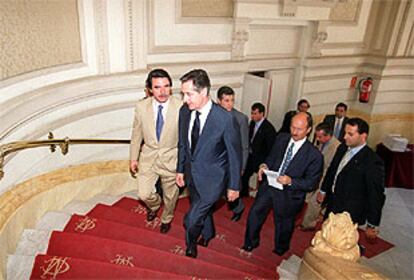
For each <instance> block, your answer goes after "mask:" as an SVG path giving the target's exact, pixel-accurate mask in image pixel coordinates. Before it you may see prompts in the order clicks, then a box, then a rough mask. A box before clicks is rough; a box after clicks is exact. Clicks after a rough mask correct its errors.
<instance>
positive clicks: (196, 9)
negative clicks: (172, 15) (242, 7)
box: [177, 0, 234, 17]
mask: <svg viewBox="0 0 414 280" xmlns="http://www.w3.org/2000/svg"><path fill="white" fill-rule="evenodd" d="M177 1H178V2H181V16H182V17H233V9H234V4H233V0H177Z"/></svg>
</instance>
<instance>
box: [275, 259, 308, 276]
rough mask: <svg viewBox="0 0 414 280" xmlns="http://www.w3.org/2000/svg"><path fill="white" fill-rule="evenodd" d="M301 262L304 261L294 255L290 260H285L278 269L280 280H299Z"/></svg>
mask: <svg viewBox="0 0 414 280" xmlns="http://www.w3.org/2000/svg"><path fill="white" fill-rule="evenodd" d="M301 262H302V259H301V258H299V257H298V256H296V255H292V256H290V258H289V259H287V260H283V261H282V263H281V264H280V265H279V266H278V267H277V273H278V274H279V277H280V279H282V280H297V279H298V273H299V268H300V264H301Z"/></svg>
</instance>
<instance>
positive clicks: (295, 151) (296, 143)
mask: <svg viewBox="0 0 414 280" xmlns="http://www.w3.org/2000/svg"><path fill="white" fill-rule="evenodd" d="M305 141H306V137H305V138H303V139H302V140H299V141H295V140H293V139H292V138H290V140H289V144H288V145H287V148H286V151H285V155H284V156H283V161H282V163H281V164H280V166H279V170H278V172H280V169H281V168H282V166H283V163H284V162H285V160H286V155H287V152H288V150H289V147H290V145H292V143H294V144H295V145H294V146H293V150H292V158H291V160H290V161H292V160H293V159H294V158H295V155H296V153H297V152H298V151H299V149H300V148H301V147H302V146H303V144H305Z"/></svg>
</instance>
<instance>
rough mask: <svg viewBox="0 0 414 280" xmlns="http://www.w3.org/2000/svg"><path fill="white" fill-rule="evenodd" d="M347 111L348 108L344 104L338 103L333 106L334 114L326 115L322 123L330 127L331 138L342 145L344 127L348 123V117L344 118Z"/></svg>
mask: <svg viewBox="0 0 414 280" xmlns="http://www.w3.org/2000/svg"><path fill="white" fill-rule="evenodd" d="M347 110H348V106H347V105H346V104H345V103H342V102H340V103H338V104H336V106H335V114H333V115H326V116H325V118H324V119H323V122H324V123H327V124H329V126H330V127H331V129H332V131H333V136H335V138H336V139H338V140H339V141H341V142H342V143H343V142H345V140H344V135H345V125H346V122H347V121H348V117H347V116H346V112H347Z"/></svg>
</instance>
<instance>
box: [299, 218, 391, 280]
mask: <svg viewBox="0 0 414 280" xmlns="http://www.w3.org/2000/svg"><path fill="white" fill-rule="evenodd" d="M357 227H358V225H357V224H355V225H354V224H353V223H352V220H351V216H350V215H349V213H347V212H343V213H340V214H333V213H330V214H329V217H328V219H327V220H326V221H325V222H324V223H323V225H322V229H321V230H320V231H318V232H317V233H316V234H315V237H314V238H313V240H312V243H311V247H309V248H308V249H306V251H305V253H304V255H303V259H302V263H301V265H300V268H299V274H298V279H306V280H309V279H311V280H312V279H318V280H321V279H324V280H325V279H361V280H362V279H365V280H366V279H387V278H386V277H384V276H383V275H381V274H379V273H377V272H375V271H374V270H372V269H371V268H369V267H366V266H363V265H361V264H360V263H359V262H358V260H359V258H360V253H359V248H358V238H359V235H358V230H357Z"/></svg>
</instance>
